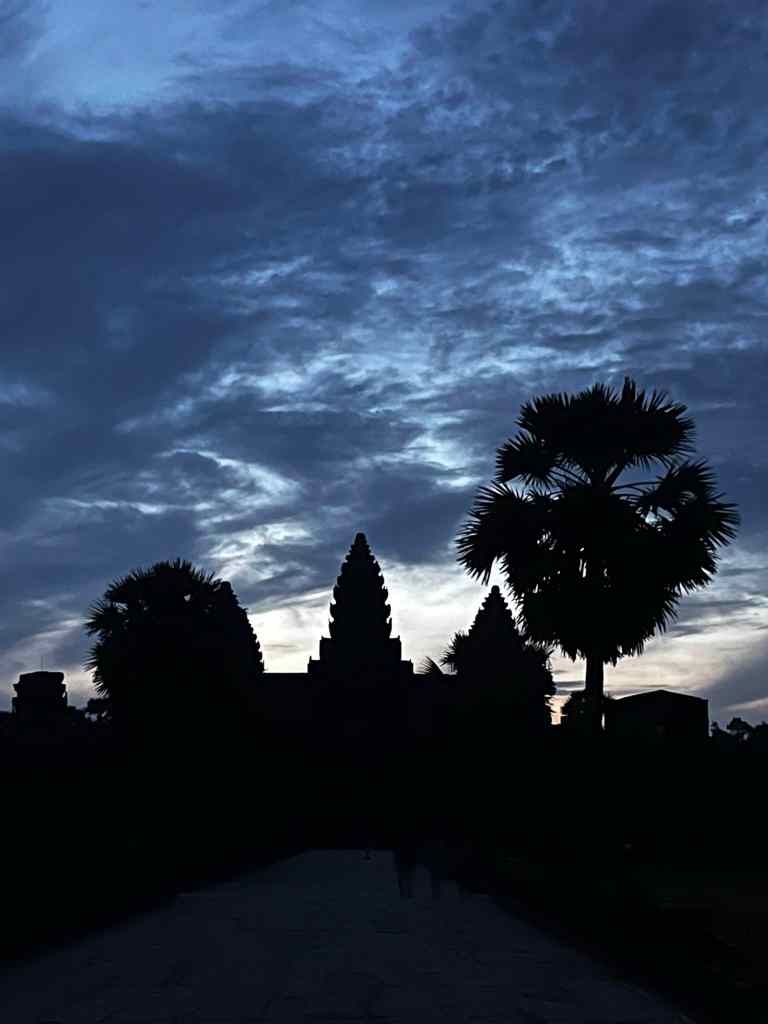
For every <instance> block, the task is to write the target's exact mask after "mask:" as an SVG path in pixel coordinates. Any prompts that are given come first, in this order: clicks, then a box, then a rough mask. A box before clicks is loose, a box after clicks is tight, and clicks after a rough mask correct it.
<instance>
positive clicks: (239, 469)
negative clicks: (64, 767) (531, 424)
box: [0, 0, 768, 724]
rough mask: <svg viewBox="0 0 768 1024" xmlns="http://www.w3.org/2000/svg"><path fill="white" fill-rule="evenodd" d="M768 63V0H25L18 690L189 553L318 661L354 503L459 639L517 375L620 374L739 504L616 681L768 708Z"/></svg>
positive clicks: (11, 583)
mask: <svg viewBox="0 0 768 1024" xmlns="http://www.w3.org/2000/svg"><path fill="white" fill-rule="evenodd" d="M214 8H215V9H214ZM766 95H768V12H767V11H766V8H765V5H764V4H763V3H762V2H758V0H755V2H751V0H750V2H738V0H727V2H719V0H676V2H675V3H674V4H670V3H668V2H649V0H634V2H633V3H631V4H617V3H613V2H611V0H580V2H578V3H563V2H562V0H557V2H555V0H551V2H550V0H519V2H506V0H498V2H494V3H487V2H473V0H465V2H462V3H451V2H443V0H407V2H405V0H365V3H362V2H353V0H314V2H312V3H309V2H306V3H305V2H298V0H296V2H293V0H279V2H263V0H262V2H248V0H240V2H234V0H233V2H230V0H219V2H218V3H217V4H215V5H212V4H208V3H204V2H202V0H164V2H163V3H154V2H151V0H142V2H139V3H135V4H131V3H126V2H125V0H120V2H117V0H68V2H64V0H48V2H47V3H38V2H34V0H30V2H27V0H0V147H1V148H2V155H1V157H0V176H1V178H0V181H1V183H2V188H0V223H1V224H2V232H1V233H0V259H1V261H2V268H3V273H2V277H1V278H0V471H1V472H2V480H3V495H4V500H3V502H2V504H0V564H1V565H2V576H3V586H2V588H1V589H0V691H1V692H0V708H2V707H6V708H8V707H10V695H11V694H12V692H13V691H12V686H13V683H14V682H16V681H17V680H18V676H19V674H20V673H22V672H28V671H35V670H37V669H39V668H40V666H41V664H43V666H44V667H45V668H46V669H50V670H60V671H63V672H65V681H66V683H67V686H68V690H69V696H70V702H71V703H74V704H78V705H82V704H84V702H85V701H86V700H87V698H88V697H89V696H92V695H93V690H92V687H91V681H90V675H89V674H88V673H86V672H85V671H84V670H83V668H82V665H83V663H84V661H85V659H86V657H87V654H88V650H89V648H90V646H91V644H92V642H93V641H92V639H91V638H89V637H88V636H87V635H86V634H85V631H84V629H83V624H84V621H85V619H86V618H87V615H88V609H89V607H90V605H91V604H92V603H93V602H94V601H96V600H98V599H99V598H100V597H101V596H102V595H103V593H104V591H105V589H106V588H107V586H108V585H109V584H110V583H111V582H112V581H114V580H116V579H117V578H119V577H121V576H124V575H126V574H127V573H129V572H130V571H131V570H133V569H135V568H139V567H143V568H148V567H149V566H150V565H152V564H153V563H154V562H157V561H160V560H164V559H174V558H176V557H181V558H188V559H190V560H191V561H192V562H193V563H194V564H195V565H196V566H198V567H200V568H202V569H204V570H205V571H206V572H208V571H213V572H215V574H216V575H217V576H219V577H221V578H224V579H228V580H230V582H231V583H232V585H233V588H234V590H235V592H236V594H237V596H238V598H239V599H240V602H241V604H243V605H244V606H245V607H247V608H248V611H249V617H250V620H251V623H252V624H253V627H254V630H255V631H256V634H257V637H258V639H259V641H260V643H261V647H262V651H263V654H264V659H265V665H266V668H267V670H268V671H274V672H279V671H281V672H293V671H298V672H301V671H305V670H306V665H307V660H308V658H309V657H310V655H311V656H313V657H317V654H318V642H319V638H320V636H321V634H325V635H327V623H328V605H329V602H330V600H331V589H332V587H333V584H334V583H335V580H336V576H337V575H338V572H339V568H340V564H341V562H342V561H343V559H344V557H345V555H346V553H347V551H348V550H349V547H350V545H351V543H352V541H353V539H354V536H355V534H356V533H357V532H358V531H359V530H362V531H363V532H364V533H365V534H366V536H367V538H368V541H369V543H370V545H371V548H372V551H373V553H374V556H375V557H376V558H377V559H378V561H379V564H380V566H381V568H382V571H383V573H384V578H385V583H386V585H387V587H388V589H389V594H390V602H391V605H392V619H393V635H399V636H400V637H401V639H402V644H403V657H405V658H407V659H410V660H412V661H413V663H414V666H415V667H416V668H418V667H419V666H420V664H421V662H422V661H423V659H424V657H425V656H427V655H429V656H431V657H433V658H435V659H436V660H437V659H438V658H439V657H440V655H441V654H442V653H443V651H444V650H445V648H446V647H447V645H448V643H449V642H450V639H451V637H452V636H453V634H454V632H455V631H457V630H459V629H467V628H468V627H469V625H470V624H471V622H472V619H473V618H474V615H475V613H476V611H477V609H478V607H479V605H480V604H481V602H482V600H483V598H484V597H485V595H486V594H487V591H488V587H490V585H492V584H493V583H499V584H500V585H501V586H502V591H503V592H506V590H505V587H504V585H503V584H504V581H503V578H502V576H501V574H500V572H498V571H495V572H494V575H493V576H492V578H491V581H490V583H489V585H488V587H484V586H483V585H482V584H481V583H480V582H479V581H477V580H472V579H471V578H470V577H469V576H468V575H467V574H466V572H465V571H464V570H463V569H462V567H461V566H460V564H459V563H458V562H457V559H456V548H455V539H456V537H457V535H458V532H459V530H460V528H461V526H462V525H463V524H464V523H465V522H466V520H467V517H468V514H469V511H470V509H471V507H472V504H473V500H474V497H475V495H476V493H477V490H478V488H479V487H480V486H481V485H483V484H487V483H489V482H490V481H491V479H492V478H493V476H494V472H495V457H496V449H497V448H498V447H499V446H500V445H502V444H503V443H504V441H505V440H507V439H508V438H510V437H512V436H514V435H515V434H516V432H517V427H516V419H517V417H518V415H519V412H520V407H521V405H522V404H523V403H524V402H526V401H528V400H529V399H530V398H532V397H533V396H535V395H537V394H544V393H549V392H553V391H557V392H562V391H567V392H571V391H577V390H581V389H582V388H585V387H589V386H591V385H592V384H594V383H595V382H598V381H602V382H605V383H608V384H611V385H614V386H620V384H621V382H622V380H623V377H624V376H625V375H629V376H631V377H633V378H634V379H635V380H636V381H637V382H638V384H639V385H640V386H641V387H644V388H648V389H653V388H658V389H661V390H664V391H666V392H667V393H668V394H669V396H670V398H672V399H673V400H675V401H680V402H684V403H686V404H687V406H688V409H689V412H690V414H691V415H692V416H693V418H694V420H695V423H696V425H697V454H698V455H700V456H702V457H704V458H706V459H708V461H709V462H710V465H711V466H712V467H713V469H714V470H715V472H716V475H717V481H718V486H719V488H720V489H721V490H722V491H723V492H725V495H726V498H727V499H728V500H729V501H734V502H736V503H737V505H738V507H739V511H740V514H741V517H742V525H741V528H740V531H739V534H738V538H737V540H736V541H735V542H734V543H733V544H731V545H730V546H729V547H728V548H727V549H725V550H724V553H723V557H722V560H721V568H720V571H719V573H718V575H717V577H716V579H715V581H714V582H713V583H712V584H711V585H710V586H709V587H708V588H706V589H703V590H701V591H699V592H697V593H696V594H693V595H690V596H688V597H686V598H684V599H683V600H682V601H681V602H680V605H679V617H678V620H677V622H676V623H675V624H674V625H673V626H672V627H671V628H670V629H669V630H668V632H667V633H666V634H665V635H664V636H662V637H659V638H656V639H654V640H652V641H651V642H650V643H649V644H648V645H647V647H646V650H645V653H644V654H643V655H642V656H639V657H635V658H627V659H624V660H623V661H621V662H620V663H619V664H618V665H617V666H616V667H615V668H613V667H610V666H607V667H606V677H605V678H606V689H607V691H608V692H610V693H612V694H614V695H616V696H623V695H625V694H630V693H636V692H640V691H642V690H643V689H647V688H652V689H653V688H657V687H662V686H663V687H666V688H669V689H679V690H680V691H682V692H685V693H695V694H698V695H700V696H703V697H707V698H708V700H709V702H710V718H711V719H713V720H719V721H720V722H721V724H725V723H726V722H727V721H728V720H729V719H730V718H731V717H732V716H733V715H736V714H739V715H741V716H742V717H743V718H745V719H747V720H748V721H751V722H758V721H761V720H763V719H768V600H767V599H766V589H767V588H766V584H767V583H768V552H766V547H767V544H766V541H767V540H768V514H767V513H766V500H765V499H766V497H768V458H767V452H768V446H767V445H766V440H767V435H768V416H766V384H767V383H768V374H767V371H768V359H767V358H766V322H767V321H766V317H767V316H768V285H767V283H766V282H767V281H768V277H767V276H766V270H768V257H766V252H768V248H767V246H766V242H767V241H768V238H767V236H768V217H767V213H768V186H767V185H766V181H768V175H767V174H766V171H768V158H767V155H768V136H767V135H766V130H765V124H764V117H763V111H764V99H762V98H764V97H765V96H766ZM513 607H514V606H513ZM553 668H554V670H555V682H556V684H557V685H558V688H559V689H558V692H559V694H560V695H561V696H565V695H566V694H567V693H568V692H569V690H570V689H573V688H577V687H580V686H581V685H583V683H582V680H583V676H584V665H583V663H582V662H578V661H577V662H575V663H574V662H571V661H569V660H568V659H566V658H563V657H560V656H556V657H555V658H554V659H553Z"/></svg>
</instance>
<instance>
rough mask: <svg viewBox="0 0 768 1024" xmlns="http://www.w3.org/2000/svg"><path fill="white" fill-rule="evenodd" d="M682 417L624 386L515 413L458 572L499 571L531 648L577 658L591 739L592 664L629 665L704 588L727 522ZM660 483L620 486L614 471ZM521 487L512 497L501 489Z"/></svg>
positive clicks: (597, 718)
mask: <svg viewBox="0 0 768 1024" xmlns="http://www.w3.org/2000/svg"><path fill="white" fill-rule="evenodd" d="M685 411H686V406H685V405H681V404H676V403H672V402H669V401H668V400H667V398H666V396H665V395H664V394H662V393H658V392H656V391H654V392H653V393H652V394H651V395H650V396H646V394H645V392H643V391H638V390H637V387H636V385H635V383H634V382H633V381H632V380H630V379H629V378H625V380H624V386H623V388H622V391H621V393H620V394H618V393H616V392H614V391H612V390H610V389H609V388H608V387H606V386H605V385H602V384H596V385H595V386H594V387H592V388H590V389H587V390H584V391H581V392H579V393H578V394H576V395H573V396H569V395H565V394H550V395H544V396H542V397H539V398H535V399H534V400H533V401H532V402H528V403H526V404H525V405H524V406H523V408H522V410H521V414H520V417H519V419H518V421H517V426H518V427H519V428H520V433H519V434H518V435H517V436H516V437H515V438H514V439H512V440H509V441H507V442H506V443H505V444H504V445H503V446H502V447H501V448H499V449H498V452H497V459H496V465H497V472H496V480H495V481H494V482H493V483H492V484H491V485H490V486H489V487H483V488H481V489H480V491H479V493H478V497H477V499H476V503H475V506H474V508H473V510H472V512H471V514H470V522H469V523H468V524H467V525H466V526H465V527H464V528H463V531H462V533H461V536H460V537H459V539H458V541H457V545H458V548H459V556H458V560H459V562H461V563H462V564H463V565H464V566H465V568H466V569H467V571H468V572H469V573H470V574H471V575H472V576H474V577H480V578H481V579H482V580H483V582H485V583H487V582H488V580H489V578H490V573H491V569H492V566H493V564H494V562H495V561H496V560H497V559H498V560H500V561H501V566H502V570H503V571H504V573H505V574H506V577H507V583H508V586H509V588H510V590H511V592H512V595H513V597H514V598H515V600H516V601H517V602H518V603H519V605H520V607H521V612H520V621H521V624H522V626H523V629H524V632H525V634H526V636H527V637H529V638H530V639H532V640H534V641H536V642H539V643H543V644H547V645H550V644H552V645H556V646H557V647H559V648H560V650H561V651H562V652H563V653H564V654H565V655H566V656H567V657H569V658H571V659H572V660H574V661H575V660H576V658H577V657H581V658H584V659H585V660H586V690H587V693H588V694H589V699H590V704H591V709H590V718H591V729H592V731H594V732H595V733H597V732H599V731H600V729H601V710H602V696H603V666H604V665H605V664H606V663H607V662H610V663H611V664H612V665H615V664H616V663H617V661H618V660H619V658H623V657H625V656H627V655H635V654H641V653H642V651H643V648H644V645H645V643H646V642H647V641H648V640H649V639H650V638H651V637H652V636H653V635H654V633H655V632H656V631H657V630H658V631H664V630H665V629H666V627H667V625H668V623H669V622H670V621H671V620H672V619H674V618H675V616H676V614H677V612H676V605H677V602H678V601H679V599H680V597H681V596H682V595H683V594H685V593H688V592H690V591H692V590H694V589H696V588H697V587H702V586H705V585H706V584H707V583H709V582H710V580H711V578H712V575H713V573H714V572H715V570H716V567H717V558H716V549H717V547H718V546H719V545H723V544H726V543H728V541H730V540H731V539H732V538H733V537H734V536H735V533H736V527H737V525H738V522H739V517H738V514H737V513H736V511H735V505H732V504H728V503H725V502H722V501H721V500H720V498H722V494H717V493H715V482H714V475H713V473H712V472H711V470H709V469H708V468H707V466H706V463H705V462H704V461H703V460H698V461H695V462H691V461H688V460H683V458H682V457H683V456H685V455H687V454H689V453H691V452H692V451H693V449H694V446H693V438H694V424H693V421H692V420H691V419H690V418H688V417H684V416H683V413H684V412H685ZM654 463H658V464H660V465H661V467H663V470H664V472H663V473H662V474H661V475H659V476H657V477H656V478H655V479H654V480H652V481H648V480H632V481H629V482H625V483H620V482H619V480H620V478H621V477H622V474H624V473H625V472H627V471H637V470H643V471H647V470H649V469H651V468H652V467H653V465H654ZM510 481H515V482H516V483H518V484H519V485H522V486H521V489H520V490H519V491H518V490H514V489H512V488H511V487H509V486H508V482H510Z"/></svg>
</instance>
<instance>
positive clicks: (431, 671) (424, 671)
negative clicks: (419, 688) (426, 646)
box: [418, 656, 445, 676]
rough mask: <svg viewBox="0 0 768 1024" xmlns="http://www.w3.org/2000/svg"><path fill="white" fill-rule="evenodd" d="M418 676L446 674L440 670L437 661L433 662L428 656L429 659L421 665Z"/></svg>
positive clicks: (426, 658) (425, 659)
mask: <svg viewBox="0 0 768 1024" xmlns="http://www.w3.org/2000/svg"><path fill="white" fill-rule="evenodd" d="M418 675H420V676H442V675H445V673H444V672H443V670H442V669H441V668H440V666H439V665H438V664H437V662H436V661H433V660H432V658H430V657H429V656H427V657H425V658H424V661H423V662H422V663H421V668H420V669H419V671H418Z"/></svg>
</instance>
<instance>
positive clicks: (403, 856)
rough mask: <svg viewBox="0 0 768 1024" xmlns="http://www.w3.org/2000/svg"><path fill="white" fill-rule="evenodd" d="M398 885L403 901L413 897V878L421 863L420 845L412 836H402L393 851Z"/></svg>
mask: <svg viewBox="0 0 768 1024" xmlns="http://www.w3.org/2000/svg"><path fill="white" fill-rule="evenodd" d="M392 855H393V858H394V862H395V870H396V871H397V884H398V888H399V889H400V895H401V896H402V897H403V899H406V898H410V897H412V896H413V876H414V873H415V871H416V866H417V865H418V862H419V843H418V840H417V839H415V838H414V836H412V835H407V834H406V835H403V836H401V837H400V838H399V839H398V840H397V841H396V844H395V848H394V850H393V851H392Z"/></svg>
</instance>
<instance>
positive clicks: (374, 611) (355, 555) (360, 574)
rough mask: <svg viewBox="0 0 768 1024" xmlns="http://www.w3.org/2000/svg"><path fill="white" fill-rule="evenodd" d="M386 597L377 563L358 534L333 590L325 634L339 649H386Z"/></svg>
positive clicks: (388, 624) (388, 631)
mask: <svg viewBox="0 0 768 1024" xmlns="http://www.w3.org/2000/svg"><path fill="white" fill-rule="evenodd" d="M387 596H388V593H387V588H386V587H385V586H384V577H383V576H382V574H381V570H380V568H379V563H378V562H377V561H376V559H375V558H374V557H373V555H372V554H371V549H370V548H369V547H368V541H367V540H366V539H365V534H364V533H358V534H357V535H356V536H355V540H354V543H353V544H352V547H351V548H350V549H349V554H348V555H347V557H346V559H345V560H344V563H343V565H342V567H341V572H340V574H339V576H338V577H337V579H336V586H335V587H334V588H333V602H332V603H331V608H330V612H331V621H330V622H329V623H328V632H329V633H330V634H331V637H332V638H333V639H334V640H336V641H338V646H339V647H340V648H341V647H344V648H345V649H347V650H349V651H350V652H351V651H352V650H353V649H358V648H359V649H361V650H362V649H365V650H368V651H370V650H371V649H372V648H374V649H375V648H376V647H383V646H385V645H386V641H387V640H388V639H389V637H390V634H391V633H392V620H391V618H390V607H389V605H388V604H387Z"/></svg>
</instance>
